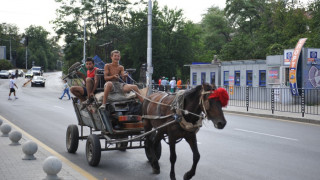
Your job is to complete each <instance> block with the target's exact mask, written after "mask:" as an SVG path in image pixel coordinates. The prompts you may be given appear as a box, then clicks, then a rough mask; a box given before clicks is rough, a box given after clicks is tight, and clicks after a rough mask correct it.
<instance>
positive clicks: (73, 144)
mask: <svg viewBox="0 0 320 180" xmlns="http://www.w3.org/2000/svg"><path fill="white" fill-rule="evenodd" d="M78 145H79V131H78V126H77V125H74V124H72V125H69V126H68V129H67V134H66V146H67V150H68V152H69V153H75V152H76V151H77V150H78Z"/></svg>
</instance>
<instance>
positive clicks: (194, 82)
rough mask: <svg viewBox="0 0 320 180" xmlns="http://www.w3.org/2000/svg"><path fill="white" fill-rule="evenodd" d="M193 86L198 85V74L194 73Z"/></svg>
mask: <svg viewBox="0 0 320 180" xmlns="http://www.w3.org/2000/svg"><path fill="white" fill-rule="evenodd" d="M192 85H194V86H196V85H197V73H192Z"/></svg>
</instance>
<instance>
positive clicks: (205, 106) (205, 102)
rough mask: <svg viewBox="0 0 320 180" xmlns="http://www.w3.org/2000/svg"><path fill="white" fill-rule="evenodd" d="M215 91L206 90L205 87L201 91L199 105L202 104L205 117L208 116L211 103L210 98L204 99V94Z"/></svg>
mask: <svg viewBox="0 0 320 180" xmlns="http://www.w3.org/2000/svg"><path fill="white" fill-rule="evenodd" d="M212 92H213V91H212V90H210V91H205V90H204V89H202V91H201V96H200V101H199V105H200V106H202V110H203V112H204V118H207V116H208V115H207V114H208V113H207V111H208V110H209V109H210V104H209V99H208V98H207V99H206V100H204V96H205V95H207V94H211V93H212Z"/></svg>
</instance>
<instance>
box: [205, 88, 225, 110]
mask: <svg viewBox="0 0 320 180" xmlns="http://www.w3.org/2000/svg"><path fill="white" fill-rule="evenodd" d="M211 98H215V99H217V100H218V101H220V103H221V106H222V107H225V106H227V105H228V101H229V94H228V92H227V90H225V89H224V88H218V89H216V90H214V91H213V93H211V94H210V96H209V99H211Z"/></svg>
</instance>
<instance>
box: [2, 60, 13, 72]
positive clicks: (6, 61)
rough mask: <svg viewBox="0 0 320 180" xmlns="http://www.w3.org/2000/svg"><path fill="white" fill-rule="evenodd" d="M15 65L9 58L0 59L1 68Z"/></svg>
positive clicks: (9, 67) (7, 68)
mask: <svg viewBox="0 0 320 180" xmlns="http://www.w3.org/2000/svg"><path fill="white" fill-rule="evenodd" d="M12 68H13V66H12V64H11V63H10V61H8V60H5V59H2V60H0V70H3V69H4V70H9V69H12Z"/></svg>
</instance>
